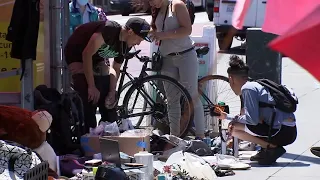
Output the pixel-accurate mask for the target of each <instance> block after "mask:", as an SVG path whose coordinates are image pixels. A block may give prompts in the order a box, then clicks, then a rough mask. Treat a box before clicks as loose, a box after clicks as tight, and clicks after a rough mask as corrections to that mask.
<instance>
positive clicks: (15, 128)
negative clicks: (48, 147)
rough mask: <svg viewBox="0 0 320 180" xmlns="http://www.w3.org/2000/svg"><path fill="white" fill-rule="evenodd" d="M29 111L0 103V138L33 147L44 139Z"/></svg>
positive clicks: (37, 145)
mask: <svg viewBox="0 0 320 180" xmlns="http://www.w3.org/2000/svg"><path fill="white" fill-rule="evenodd" d="M31 114H32V112H31V111H28V110H25V109H22V108H19V107H13V106H2V105H0V132H1V133H0V139H3V140H9V141H14V142H16V143H19V144H21V145H23V146H25V147H28V148H31V149H35V148H37V147H39V146H40V145H41V144H42V143H43V142H44V141H45V139H46V134H45V133H43V132H41V131H40V129H39V127H38V125H37V124H36V122H34V121H33V120H32V119H31Z"/></svg>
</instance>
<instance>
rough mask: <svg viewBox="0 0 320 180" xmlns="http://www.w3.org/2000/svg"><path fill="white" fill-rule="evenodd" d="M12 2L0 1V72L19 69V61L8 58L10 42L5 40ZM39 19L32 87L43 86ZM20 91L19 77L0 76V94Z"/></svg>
mask: <svg viewBox="0 0 320 180" xmlns="http://www.w3.org/2000/svg"><path fill="white" fill-rule="evenodd" d="M14 2H15V1H14V0H0V12H1V16H0V72H4V71H10V70H12V69H17V68H20V60H19V59H13V58H11V57H10V52H11V42H9V41H7V40H6V35H7V30H8V26H9V24H10V20H11V14H12V10H13V5H14ZM41 9H43V8H41ZM41 14H43V13H41ZM40 19H41V22H40V26H39V36H38V45H37V60H36V61H34V63H33V75H34V78H33V80H34V83H33V85H34V86H37V85H39V84H44V47H43V46H44V26H43V18H40ZM20 89H21V87H20V75H17V76H13V77H8V78H1V76H0V92H18V91H20Z"/></svg>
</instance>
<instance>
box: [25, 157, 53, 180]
mask: <svg viewBox="0 0 320 180" xmlns="http://www.w3.org/2000/svg"><path fill="white" fill-rule="evenodd" d="M48 170H49V163H48V162H47V161H43V162H42V163H40V164H38V165H37V166H35V167H34V168H32V169H30V170H29V171H28V172H26V173H25V174H24V180H47V179H48Z"/></svg>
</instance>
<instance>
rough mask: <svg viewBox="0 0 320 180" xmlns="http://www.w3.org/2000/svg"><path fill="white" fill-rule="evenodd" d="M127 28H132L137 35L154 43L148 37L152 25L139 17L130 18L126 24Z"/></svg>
mask: <svg viewBox="0 0 320 180" xmlns="http://www.w3.org/2000/svg"><path fill="white" fill-rule="evenodd" d="M126 27H127V28H130V29H131V30H132V31H133V32H134V33H135V34H136V35H138V36H140V37H142V38H143V39H144V40H146V41H148V42H152V41H151V40H150V38H149V37H148V33H149V31H150V25H149V23H147V21H146V20H144V19H141V18H138V17H133V18H130V19H129V20H128V21H127V23H126Z"/></svg>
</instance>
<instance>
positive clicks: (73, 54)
mask: <svg viewBox="0 0 320 180" xmlns="http://www.w3.org/2000/svg"><path fill="white" fill-rule="evenodd" d="M120 31H121V25H120V24H118V23H117V22H114V21H110V20H108V21H107V22H105V21H96V22H90V23H86V24H83V25H81V26H79V27H78V28H77V29H76V30H75V31H74V32H73V33H72V35H71V36H70V38H69V39H68V42H67V44H66V47H65V49H64V50H65V52H64V53H65V57H66V62H67V64H71V63H73V62H82V52H83V50H84V49H85V47H86V46H87V44H88V42H89V40H90V38H91V36H92V35H93V34H94V33H97V32H101V34H102V37H103V39H104V42H105V44H103V45H102V46H101V47H100V48H99V50H98V51H97V52H96V53H95V54H94V55H93V56H92V61H93V65H95V64H96V63H98V62H100V61H103V60H104V59H105V58H114V61H116V62H117V63H120V64H121V63H122V62H123V60H124V58H123V55H124V54H125V53H127V52H129V51H130V49H131V48H129V47H128V45H127V43H125V42H123V41H120V40H119V34H120Z"/></svg>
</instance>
